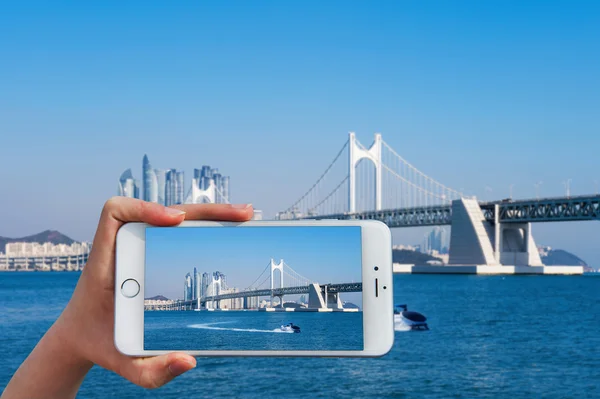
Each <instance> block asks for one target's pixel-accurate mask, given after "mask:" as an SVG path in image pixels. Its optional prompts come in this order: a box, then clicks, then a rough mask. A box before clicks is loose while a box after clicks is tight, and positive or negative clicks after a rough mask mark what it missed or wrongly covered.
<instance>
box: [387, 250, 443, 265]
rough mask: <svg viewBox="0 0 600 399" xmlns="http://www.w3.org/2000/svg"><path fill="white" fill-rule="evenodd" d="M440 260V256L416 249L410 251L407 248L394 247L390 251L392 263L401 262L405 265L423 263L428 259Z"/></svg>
mask: <svg viewBox="0 0 600 399" xmlns="http://www.w3.org/2000/svg"><path fill="white" fill-rule="evenodd" d="M430 260H434V261H440V262H441V261H442V260H441V259H440V258H436V257H435V256H431V255H427V254H424V253H421V252H417V251H411V250H408V249H394V250H393V251H392V261H393V262H394V263H402V264H405V265H424V264H426V263H427V262H428V261H430Z"/></svg>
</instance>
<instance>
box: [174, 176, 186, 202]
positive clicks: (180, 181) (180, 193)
mask: <svg viewBox="0 0 600 399" xmlns="http://www.w3.org/2000/svg"><path fill="white" fill-rule="evenodd" d="M184 196H185V182H184V174H183V172H177V192H176V197H175V201H176V202H175V203H176V204H183V202H184V201H185V198H184Z"/></svg>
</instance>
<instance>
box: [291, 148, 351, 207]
mask: <svg viewBox="0 0 600 399" xmlns="http://www.w3.org/2000/svg"><path fill="white" fill-rule="evenodd" d="M347 147H348V140H346V142H345V143H344V145H343V146H342V148H341V149H340V150H339V151H338V153H337V154H336V156H335V157H334V158H333V160H332V161H331V162H330V163H329V165H328V166H327V168H325V171H324V172H323V173H322V174H321V176H319V178H318V179H317V181H316V182H315V183H314V184H313V185H312V186H311V187H310V188H309V189H308V190H307V191H306V192H305V193H304V194H303V195H302V196H301V197H300V198H299V199H298V200H297V201H296V202H294V203H293V204H292V205H291V206H290V207H288V208H287V209H286V210H285V211H284V212H282V213H289V212H292V213H293V212H296V211H297V210H298V207H299V205H301V204H302V203H303V202H308V201H310V200H311V199H312V200H313V202H314V199H315V198H317V199H318V197H317V195H318V191H319V188H320V186H321V185H322V183H324V181H325V178H326V177H327V175H328V174H329V173H330V172H331V170H332V168H333V166H334V165H335V164H336V162H337V161H338V160H339V159H340V157H341V155H342V154H343V153H344V151H345V150H346V148H347ZM302 208H303V209H309V208H311V206H310V205H309V204H307V206H303V207H302ZM312 208H315V207H314V206H313V207H312Z"/></svg>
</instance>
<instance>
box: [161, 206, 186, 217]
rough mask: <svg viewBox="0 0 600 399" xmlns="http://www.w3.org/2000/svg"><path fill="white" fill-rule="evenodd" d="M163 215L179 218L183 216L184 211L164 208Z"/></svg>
mask: <svg viewBox="0 0 600 399" xmlns="http://www.w3.org/2000/svg"><path fill="white" fill-rule="evenodd" d="M165 213H166V214H167V215H171V216H181V215H185V211H182V210H181V209H176V208H169V207H167V208H165Z"/></svg>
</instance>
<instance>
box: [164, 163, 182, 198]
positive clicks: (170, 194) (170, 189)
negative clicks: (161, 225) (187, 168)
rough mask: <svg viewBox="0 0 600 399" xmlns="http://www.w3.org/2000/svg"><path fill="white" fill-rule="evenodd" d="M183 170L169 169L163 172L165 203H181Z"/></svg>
mask: <svg viewBox="0 0 600 399" xmlns="http://www.w3.org/2000/svg"><path fill="white" fill-rule="evenodd" d="M183 177H184V175H183V172H178V171H177V170H176V169H169V170H167V171H166V174H165V205H166V206H169V205H177V204H183V201H184V198H183V196H184V185H183V184H184V182H183Z"/></svg>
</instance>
